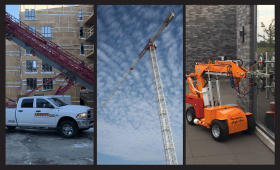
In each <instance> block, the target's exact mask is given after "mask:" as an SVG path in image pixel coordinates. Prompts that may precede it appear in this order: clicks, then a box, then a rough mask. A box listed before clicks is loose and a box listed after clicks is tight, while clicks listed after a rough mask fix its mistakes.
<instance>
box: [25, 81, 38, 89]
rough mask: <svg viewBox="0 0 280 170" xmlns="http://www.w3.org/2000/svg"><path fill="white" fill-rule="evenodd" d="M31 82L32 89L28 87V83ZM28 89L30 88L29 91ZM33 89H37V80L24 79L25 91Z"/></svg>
mask: <svg viewBox="0 0 280 170" xmlns="http://www.w3.org/2000/svg"><path fill="white" fill-rule="evenodd" d="M31 79H33V80H31ZM31 81H33V88H32V89H31V87H30V85H28V84H29V82H31ZM34 82H35V83H34ZM34 84H35V86H34ZM28 87H30V89H28ZM35 88H37V78H26V89H25V91H32V90H34V89H35Z"/></svg>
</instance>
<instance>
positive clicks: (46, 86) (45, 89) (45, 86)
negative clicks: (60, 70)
mask: <svg viewBox="0 0 280 170" xmlns="http://www.w3.org/2000/svg"><path fill="white" fill-rule="evenodd" d="M50 79H52V78H43V79H42V81H43V84H44V83H45V82H47V81H48V80H50ZM49 87H51V88H49ZM48 90H54V88H53V80H52V81H51V82H49V83H48V84H45V85H44V86H43V88H42V91H48Z"/></svg>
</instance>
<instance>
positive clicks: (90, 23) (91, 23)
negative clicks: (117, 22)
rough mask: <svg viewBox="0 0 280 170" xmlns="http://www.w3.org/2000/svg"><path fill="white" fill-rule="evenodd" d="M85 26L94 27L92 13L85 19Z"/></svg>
mask: <svg viewBox="0 0 280 170" xmlns="http://www.w3.org/2000/svg"><path fill="white" fill-rule="evenodd" d="M85 25H94V12H93V13H92V14H91V16H90V17H89V18H88V19H87V21H86V22H85Z"/></svg>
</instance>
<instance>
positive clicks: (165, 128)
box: [149, 46, 178, 165]
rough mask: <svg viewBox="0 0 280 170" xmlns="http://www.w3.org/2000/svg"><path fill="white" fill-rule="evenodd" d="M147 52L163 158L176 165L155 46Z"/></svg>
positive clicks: (169, 163)
mask: <svg viewBox="0 0 280 170" xmlns="http://www.w3.org/2000/svg"><path fill="white" fill-rule="evenodd" d="M149 52H150V62H151V71H152V74H153V82H154V88H155V94H156V100H157V107H158V115H159V121H160V126H161V134H162V141H163V147H164V152H165V159H166V163H167V164H168V165H177V164H178V163H177V157H176V151H175V146H174V142H173V137H172V132H171V127H170V122H169V116H168V111H167V107H166V102H165V97H164V92H163V87H162V83H161V78H160V73H159V68H158V63H157V57H156V52H155V48H154V47H153V46H150V47H149Z"/></svg>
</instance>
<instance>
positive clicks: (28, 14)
mask: <svg viewBox="0 0 280 170" xmlns="http://www.w3.org/2000/svg"><path fill="white" fill-rule="evenodd" d="M25 19H36V18H35V9H26V10H25Z"/></svg>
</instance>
